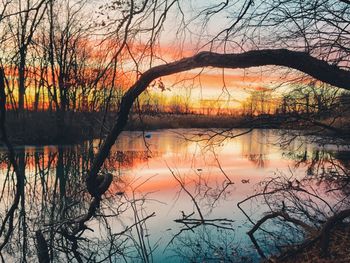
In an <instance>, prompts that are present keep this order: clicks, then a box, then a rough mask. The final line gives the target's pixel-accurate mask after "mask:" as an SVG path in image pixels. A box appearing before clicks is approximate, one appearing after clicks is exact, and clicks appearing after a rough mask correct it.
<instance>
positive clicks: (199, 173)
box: [1, 129, 316, 262]
mask: <svg viewBox="0 0 350 263" xmlns="http://www.w3.org/2000/svg"><path fill="white" fill-rule="evenodd" d="M237 132H239V131H238V130H237ZM195 133H203V130H180V129H178V130H163V131H152V132H147V133H146V134H147V137H149V138H143V137H142V133H140V132H124V133H123V134H122V136H121V137H120V138H119V140H118V142H117V143H116V145H115V146H114V147H113V149H112V153H111V158H110V159H109V160H107V161H106V168H107V169H108V170H109V171H111V172H113V174H115V181H114V183H113V185H112V186H111V187H110V194H109V198H108V199H107V200H104V201H103V207H104V211H105V212H106V214H108V211H109V210H108V209H110V208H114V207H117V206H118V205H119V204H120V201H121V200H125V198H128V199H129V200H132V199H133V198H134V197H135V198H137V199H141V200H142V199H143V198H144V199H145V200H146V201H145V202H139V203H142V204H143V205H142V210H139V216H141V217H145V216H147V215H150V214H152V213H153V212H154V213H155V216H154V217H152V218H150V219H148V220H147V223H146V224H147V229H145V230H144V231H145V232H144V234H143V236H144V237H145V238H146V239H149V242H150V245H151V247H153V246H154V247H156V249H155V251H154V254H153V256H154V259H155V262H163V261H164V260H166V261H167V262H176V258H175V257H172V255H174V254H176V255H179V254H182V255H183V256H185V255H188V254H193V255H196V253H197V257H199V255H202V256H203V253H209V254H210V253H211V254H212V255H214V256H216V257H218V256H219V255H221V254H225V255H229V256H237V254H236V253H237V252H236V251H235V248H236V247H237V246H238V245H239V246H240V247H241V248H245V249H247V250H249V249H250V248H251V243H250V241H249V240H248V237H247V235H246V234H245V233H246V232H247V230H248V227H250V225H249V224H247V222H246V220H245V217H244V215H243V214H242V212H241V211H240V210H239V209H238V208H237V202H239V201H241V200H243V199H244V198H246V197H247V196H249V195H251V194H252V193H254V189H255V188H256V185H257V184H258V183H259V182H260V181H262V180H264V179H266V178H268V177H273V176H276V175H278V174H280V173H283V174H286V175H288V174H290V173H291V172H293V174H294V176H298V177H300V176H304V174H305V170H306V168H305V166H300V167H299V168H295V167H294V162H295V160H293V158H294V157H293V156H294V155H298V153H300V155H303V153H305V152H307V156H309V155H311V154H312V150H313V149H315V148H316V146H315V145H312V144H307V143H305V144H301V143H300V141H295V142H292V143H291V145H290V146H289V150H290V152H292V153H293V155H286V154H284V152H285V151H286V150H281V148H280V147H279V146H278V145H277V144H276V142H277V141H278V136H277V133H276V132H275V131H272V130H264V131H263V130H254V131H253V132H251V133H249V134H246V135H243V136H240V137H237V138H234V139H230V140H224V141H221V140H220V138H216V139H214V140H212V141H211V142H212V144H211V145H210V144H207V142H206V141H200V142H198V141H195V140H202V139H203V138H205V136H204V135H203V134H202V135H201V136H195V137H194V136H193V134H195ZM183 136H185V137H186V138H187V139H191V140H185V139H184V138H183ZM97 145H98V142H97V141H95V142H94V146H97ZM85 148H86V147H85ZM83 150H84V147H80V146H76V147H64V148H61V150H60V151H63V152H65V154H66V156H65V159H64V160H63V166H64V167H65V168H67V167H68V163H69V165H70V166H71V165H73V166H75V169H76V171H77V173H82V172H83V171H84V170H85V169H87V168H88V167H89V164H88V163H84V161H82V160H81V152H83ZM19 151H25V152H26V153H27V154H28V156H27V157H26V163H27V165H26V175H27V180H28V182H30V181H31V180H37V178H36V177H35V175H36V174H37V173H38V171H40V169H39V168H40V167H41V168H42V169H45V167H46V168H47V169H48V172H47V174H45V176H47V178H48V179H47V187H48V188H50V187H52V185H53V184H54V179H55V177H56V175H57V176H58V174H57V173H58V172H59V169H57V165H58V164H59V162H60V161H59V158H58V155H59V152H58V150H57V148H56V147H53V146H51V147H39V148H36V147H26V148H25V149H22V150H19ZM38 155H39V156H40V158H38ZM38 160H39V162H38ZM61 161H62V160H61ZM68 161H69V162H68ZM48 166H49V168H48ZM1 168H2V170H3V171H5V169H6V163H4V162H1ZM171 171H172V172H173V173H174V175H175V176H176V177H177V178H179V179H180V180H181V181H182V182H183V184H184V185H185V188H186V189H187V190H188V191H189V192H190V193H191V194H192V195H193V197H194V198H195V199H196V200H197V203H198V205H199V207H200V209H201V212H202V214H203V216H204V217H205V218H206V219H229V220H234V223H233V224H232V229H233V230H232V231H231V230H230V231H221V230H220V231H221V232H220V231H218V230H217V229H216V228H215V227H210V226H208V227H207V226H206V227H202V226H201V227H198V228H196V230H195V232H191V231H186V232H184V233H182V234H181V235H179V236H178V237H177V238H176V239H175V240H174V242H173V243H172V244H170V245H169V246H168V247H167V245H168V243H169V241H170V240H171V238H172V237H173V235H175V234H176V233H178V231H179V230H180V229H181V227H183V225H182V224H179V223H176V222H174V220H175V219H181V218H182V217H183V216H187V215H190V214H191V213H193V212H195V214H194V215H193V218H196V219H198V218H199V216H198V213H197V211H196V208H195V206H194V204H193V202H192V200H191V198H190V196H189V195H188V194H187V193H186V192H185V191H184V190H181V187H180V185H179V183H178V181H177V180H175V178H174V176H173V175H172V172H171ZM223 172H224V173H225V174H224V173H223ZM49 175H51V177H49ZM52 175H53V176H52ZM118 175H120V177H119V176H118ZM226 176H227V177H226ZM34 178H36V179H34ZM69 179H70V180H71V178H69ZM228 179H229V180H231V182H233V184H231V185H229V186H228V187H227V188H226V189H225V191H224V192H223V193H222V194H221V195H220V198H218V194H219V193H220V190H221V189H222V188H223V186H224V182H227V181H228ZM3 180H4V179H3V178H2V179H1V181H2V182H3ZM68 181H69V180H68ZM75 182H79V183H80V186H79V187H78V188H80V189H84V185H83V184H84V180H83V179H82V178H77V179H76V181H75ZM60 183H61V182H60ZM59 186H60V187H61V186H62V184H59ZM65 187H66V190H67V191H70V192H74V191H78V190H79V189H78V190H77V189H75V188H77V186H76V184H74V182H73V183H69V182H67V186H65ZM30 191H33V189H32V188H28V190H27V193H30ZM36 191H40V190H36ZM124 191H125V195H124V196H120V195H119V196H118V195H115V194H116V193H118V192H119V193H120V192H124ZM133 194H134V196H133ZM138 208H141V207H138ZM244 208H245V210H246V211H247V212H248V213H249V214H250V215H252V217H253V218H258V217H260V216H261V213H262V211H263V209H264V207H256V206H255V205H251V204H250V203H247V204H245V206H244ZM108 220H110V221H111V223H112V224H111V226H112V231H113V232H120V231H123V230H124V229H125V227H126V226H130V225H132V224H133V222H134V214H133V212H132V209H130V208H128V210H127V212H126V213H123V214H122V215H120V216H118V217H117V218H114V219H112V218H110V219H108ZM89 225H90V226H98V222H97V221H96V220H93V221H91V222H89ZM228 226H229V225H228ZM96 229H99V228H98V227H96ZM133 234H135V232H134V233H133ZM86 235H88V236H96V235H97V236H98V235H101V237H103V235H104V233H103V230H97V231H95V232H94V233H86ZM225 237H226V240H223V239H225ZM191 242H192V243H194V245H193V246H192V247H191V246H190V245H189V243H191ZM216 243H217V247H216V248H215V249H214V248H210V245H211V246H214V245H215V244H216ZM223 244H226V245H225V246H224V245H223ZM166 247H167V250H166V251H165V248H166ZM246 253H247V252H246ZM253 253H255V252H253ZM248 254H250V253H248ZM254 255H255V254H254ZM188 260H189V259H188ZM179 261H180V262H181V260H180V259H179ZM186 261H187V260H186Z"/></svg>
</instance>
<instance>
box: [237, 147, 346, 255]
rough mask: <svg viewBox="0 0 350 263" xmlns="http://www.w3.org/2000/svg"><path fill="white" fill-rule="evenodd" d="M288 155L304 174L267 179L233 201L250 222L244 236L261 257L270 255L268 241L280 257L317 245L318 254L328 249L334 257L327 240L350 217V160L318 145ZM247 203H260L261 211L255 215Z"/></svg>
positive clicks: (254, 205)
mask: <svg viewBox="0 0 350 263" xmlns="http://www.w3.org/2000/svg"><path fill="white" fill-rule="evenodd" d="M340 154H341V155H342V153H340ZM289 156H290V157H291V156H292V157H294V159H295V160H296V165H297V166H301V165H305V168H306V176H305V177H302V178H300V179H297V178H296V177H295V176H293V175H291V176H289V177H287V176H286V175H281V176H278V177H275V178H271V179H269V180H266V181H264V182H262V183H261V184H260V189H259V190H258V191H257V193H256V194H255V195H252V196H249V197H248V198H246V199H245V200H243V201H241V202H239V203H238V207H239V208H240V209H241V210H242V212H243V213H244V214H245V216H246V217H247V219H248V221H249V222H250V223H251V224H252V228H251V230H250V231H249V232H248V235H249V237H250V239H251V241H252V243H253V244H254V246H255V248H256V249H257V251H258V253H259V255H260V256H261V257H263V258H266V257H267V255H268V254H269V253H268V252H269V250H268V249H266V247H267V246H268V245H270V246H272V247H274V248H275V249H276V252H278V253H279V254H280V255H281V256H280V259H282V258H288V257H290V256H291V255H294V254H297V253H300V252H302V251H305V250H307V249H310V248H311V247H312V246H316V247H318V253H319V255H320V256H329V255H330V253H333V255H332V256H338V257H339V255H335V254H334V253H335V252H334V251H332V252H330V251H329V244H330V236H331V234H332V232H333V231H334V229H336V228H337V226H339V225H341V224H342V222H343V220H344V219H346V218H347V217H349V216H350V209H349V207H350V199H349V191H348V190H347V189H348V187H347V185H348V182H349V170H348V168H347V165H348V163H349V160H346V161H345V160H344V159H343V160H341V159H337V158H336V157H335V156H337V154H334V153H328V152H326V151H320V150H318V149H316V150H315V151H314V152H312V153H310V154H309V153H307V152H303V153H301V154H298V153H295V152H293V153H290V155H289ZM344 161H345V163H344ZM248 204H250V205H251V206H253V207H258V206H259V204H260V205H263V207H264V208H265V209H264V210H265V213H264V215H263V216H262V217H260V218H254V213H249V212H246V210H247V205H248Z"/></svg>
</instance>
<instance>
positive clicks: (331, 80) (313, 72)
mask: <svg viewBox="0 0 350 263" xmlns="http://www.w3.org/2000/svg"><path fill="white" fill-rule="evenodd" d="M266 65H276V66H283V67H288V68H293V69H296V70H299V71H301V72H304V73H306V74H308V75H310V76H312V77H314V78H315V79H317V80H320V81H322V82H325V83H328V84H331V85H333V86H337V87H339V88H343V89H346V90H350V72H349V71H347V70H344V69H341V68H339V67H337V66H334V65H330V64H328V63H327V62H326V61H323V60H319V59H317V58H314V57H312V56H310V55H309V54H307V53H303V52H297V51H290V50H287V49H266V50H256V51H248V52H244V53H240V54H218V53H213V52H200V53H198V54H197V55H194V56H192V57H188V58H183V59H181V60H178V61H175V62H172V63H169V64H165V65H160V66H156V67H153V68H151V69H149V70H147V71H146V72H144V73H143V74H142V75H141V77H140V78H139V80H138V81H136V83H135V84H134V85H133V86H131V87H130V88H129V90H128V91H127V92H126V93H125V95H124V96H123V98H122V101H121V105H120V109H119V112H118V116H117V122H116V123H115V125H114V126H113V128H112V130H111V132H110V133H109V134H108V136H107V138H106V140H105V141H104V143H103V145H102V146H101V148H100V150H99V152H98V154H97V155H96V157H95V159H94V162H93V164H92V166H91V169H90V172H89V174H88V176H87V187H88V191H89V192H90V194H91V195H92V196H95V197H96V196H98V190H97V188H96V187H95V186H96V181H95V180H96V177H97V174H98V172H99V170H100V168H101V167H102V165H103V163H104V161H105V159H106V158H107V156H108V154H109V151H110V149H111V147H112V146H113V144H114V143H115V141H116V139H117V138H118V136H119V134H120V133H121V132H122V130H123V128H124V127H125V125H126V123H127V121H128V115H129V112H130V109H131V107H132V105H133V103H134V101H135V100H136V98H137V97H138V96H139V95H140V94H141V93H142V92H143V91H144V90H145V89H146V88H147V87H148V85H149V84H150V83H151V82H152V81H153V80H155V79H157V78H159V77H162V76H167V75H171V74H174V73H179V72H183V71H187V70H191V69H195V68H202V67H217V68H231V69H236V68H250V67H258V66H266Z"/></svg>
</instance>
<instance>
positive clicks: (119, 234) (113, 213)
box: [0, 144, 154, 262]
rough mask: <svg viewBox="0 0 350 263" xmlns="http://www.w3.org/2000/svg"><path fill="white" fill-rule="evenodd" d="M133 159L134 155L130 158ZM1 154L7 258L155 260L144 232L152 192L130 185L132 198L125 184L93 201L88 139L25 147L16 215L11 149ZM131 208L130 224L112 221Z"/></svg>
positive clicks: (20, 155) (17, 155) (20, 162)
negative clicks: (146, 205) (49, 147)
mask: <svg viewBox="0 0 350 263" xmlns="http://www.w3.org/2000/svg"><path fill="white" fill-rule="evenodd" d="M136 155H137V156H136V157H135V158H142V159H144V155H143V154H141V153H140V154H136ZM125 156H128V154H127V153H126V154H125ZM132 158H133V157H130V156H129V157H128V160H130V161H131V159H132ZM0 159H1V160H2V162H1V163H0V165H1V167H2V168H3V169H2V171H3V174H2V178H4V179H3V184H2V189H1V195H0V199H1V204H2V205H1V210H2V213H1V214H2V215H3V217H2V218H1V222H2V224H3V226H2V229H3V231H5V232H4V233H6V234H5V235H2V236H3V238H4V241H2V242H3V244H4V245H3V247H4V249H2V250H1V254H2V259H3V262H4V261H7V260H8V259H16V260H19V261H22V262H26V261H31V262H33V261H37V260H38V259H39V262H67V261H68V262H71V261H73V262H103V261H106V260H112V261H113V260H117V259H122V258H129V259H130V258H134V259H135V260H139V259H140V260H141V261H144V262H148V261H149V260H150V258H151V251H152V249H151V248H150V245H147V237H145V234H144V233H145V231H146V229H147V228H146V221H147V219H149V218H151V217H152V216H154V214H150V215H147V214H146V213H145V211H144V210H143V205H144V203H145V202H146V201H147V197H141V198H140V197H138V196H137V195H136V194H135V193H133V190H130V187H129V190H130V191H129V192H131V194H132V195H131V196H130V197H128V196H127V193H126V192H125V189H120V190H121V191H119V192H117V195H114V194H115V193H106V195H105V196H106V197H105V198H104V199H103V200H99V201H96V200H94V199H93V200H92V201H91V200H90V198H89V196H88V195H87V194H86V190H85V187H86V186H85V180H84V174H85V172H86V171H87V169H88V168H89V167H90V164H91V155H90V152H89V147H88V145H87V144H86V145H82V146H77V147H74V148H71V147H69V148H68V147H67V148H58V149H57V151H52V152H51V151H50V152H46V151H45V150H43V151H40V150H39V151H33V152H31V151H27V150H25V149H24V148H21V149H20V150H18V151H16V153H15V160H16V162H17V163H18V167H19V169H21V170H22V171H23V177H22V178H23V184H21V188H20V192H19V193H20V196H21V199H20V202H19V204H18V208H17V207H16V209H14V210H13V211H14V212H13V215H11V214H9V213H12V210H11V205H12V204H11V200H15V199H16V196H17V195H18V194H17V188H16V185H17V181H16V178H15V177H14V175H15V174H14V170H13V167H12V165H11V164H10V163H9V162H7V160H8V154H5V153H4V154H1V156H0ZM109 161H110V162H112V160H109ZM107 165H108V162H107ZM115 165H117V164H115ZM4 167H6V169H4ZM110 168H111V169H112V167H110ZM24 171H25V173H24ZM101 185H102V184H100V186H101ZM124 186H125V184H124ZM106 190H107V189H106V188H105V189H102V192H103V193H104V192H105V191H106ZM102 192H101V194H102ZM130 213H131V215H132V220H131V223H130V224H129V225H126V226H125V227H124V228H121V229H118V231H116V230H115V226H114V225H113V224H114V223H115V222H116V220H118V218H119V217H122V216H123V215H125V214H130ZM11 216H12V217H11ZM7 218H8V219H7ZM10 220H12V221H10ZM5 224H8V226H6V225H5ZM118 225H120V224H119V223H118ZM10 227H11V228H10ZM7 233H8V234H7ZM135 248H136V249H135Z"/></svg>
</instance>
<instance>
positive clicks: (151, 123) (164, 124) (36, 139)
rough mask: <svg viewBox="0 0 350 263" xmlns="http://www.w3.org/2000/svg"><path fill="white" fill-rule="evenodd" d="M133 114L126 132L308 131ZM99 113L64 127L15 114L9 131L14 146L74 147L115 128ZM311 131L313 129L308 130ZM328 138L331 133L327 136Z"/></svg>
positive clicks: (266, 119)
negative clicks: (223, 129)
mask: <svg viewBox="0 0 350 263" xmlns="http://www.w3.org/2000/svg"><path fill="white" fill-rule="evenodd" d="M141 116H142V118H141V119H140V116H139V115H137V114H132V115H131V116H130V117H129V121H128V124H127V125H126V127H125V129H124V131H155V130H164V129H222V128H232V129H246V128H253V129H285V130H291V128H292V129H293V130H305V129H304V128H303V127H302V126H299V125H293V126H292V127H288V126H287V125H285V121H286V119H287V118H286V117H285V116H274V115H264V116H255V117H248V116H230V115H197V114H169V113H162V114H157V115H151V114H145V115H141ZM102 119H103V116H102V114H101V113H99V112H94V113H91V112H77V113H76V112H73V113H68V114H67V116H66V123H65V126H64V128H62V129H58V128H57V119H56V118H55V115H54V114H52V113H49V112H29V113H26V114H25V116H24V117H23V118H17V117H16V116H15V114H14V113H11V112H10V113H9V114H8V117H7V122H6V126H7V130H8V135H9V139H10V141H11V143H12V144H13V145H14V146H24V145H28V146H29V145H30V146H49V145H73V144H79V143H82V142H83V141H87V140H92V139H98V138H101V137H104V136H106V134H108V132H109V130H110V129H111V127H112V126H113V124H114V122H115V119H116V113H113V112H112V113H109V114H108V115H107V116H106V118H105V122H104V125H103V126H102V121H101V120H102ZM308 131H309V130H308ZM325 135H327V134H325Z"/></svg>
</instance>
